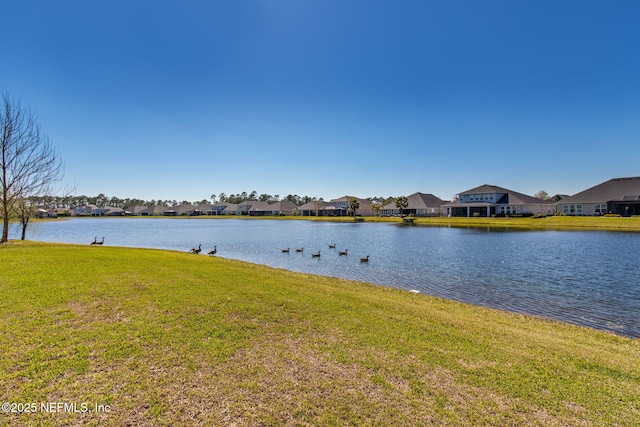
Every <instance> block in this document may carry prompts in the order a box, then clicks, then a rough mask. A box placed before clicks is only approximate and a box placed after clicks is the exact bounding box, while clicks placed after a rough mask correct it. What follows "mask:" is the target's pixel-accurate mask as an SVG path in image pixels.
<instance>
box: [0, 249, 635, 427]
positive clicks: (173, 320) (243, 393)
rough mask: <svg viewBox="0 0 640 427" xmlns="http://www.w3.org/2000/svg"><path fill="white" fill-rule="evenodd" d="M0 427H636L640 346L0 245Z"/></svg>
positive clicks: (419, 300) (373, 297)
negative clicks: (97, 407) (81, 408)
mask: <svg viewBox="0 0 640 427" xmlns="http://www.w3.org/2000/svg"><path fill="white" fill-rule="evenodd" d="M0 261H1V262H2V266H3V274H2V277H0V292H2V295H3V299H2V300H1V301H0V314H1V318H2V319H3V320H2V322H0V334H1V338H0V339H1V340H2V341H1V342H2V343H3V351H2V355H1V356H0V388H1V390H2V392H1V394H2V401H3V402H16V403H18V402H22V403H25V402H77V403H81V402H83V403H89V404H90V406H91V408H93V405H94V404H101V405H108V406H109V408H110V411H109V412H88V413H44V412H42V411H39V412H37V413H30V414H14V413H8V414H5V415H6V416H5V417H4V418H0V425H60V424H64V425H114V426H115V425H126V424H130V425H142V426H146V425H228V424H238V425H363V424H364V425H388V424H389V423H393V424H394V425H457V426H458V425H460V426H482V425H486V426H489V425H531V426H534V425H545V426H548V425H557V426H573V425H575V426H578V425H580V426H582V425H594V426H595V425H621V426H622V425H633V423H634V422H635V421H636V420H637V419H638V417H640V405H639V403H638V402H640V367H639V366H638V364H637V360H638V359H639V356H640V340H634V339H630V338H624V337H620V336H616V335H614V334H610V333H606V332H600V331H595V330H591V329H588V328H582V327H577V326H571V325H566V324H562V323H557V322H552V321H546V320H542V319H537V318H531V317H526V316H522V315H518V314H511V313H505V312H501V311H497V310H492V309H487V308H482V307H475V306H471V305H468V304H462V303H457V302H453V301H446V300H442V299H438V298H433V297H429V296H425V295H415V294H412V293H409V292H406V291H401V290H397V289H389V288H383V287H379V286H375V285H368V284H363V283H359V282H352V281H347V280H341V279H334V278H328V277H319V276H313V275H307V274H300V273H292V272H288V271H284V270H278V269H273V268H269V267H264V266H259V265H254V264H249V263H245V262H240V261H234V260H227V259H221V258H212V257H206V256H196V255H191V254H186V253H178V252H171V251H162V250H152V249H132V248H115V247H90V246H88V245H86V246H79V245H62V244H48V243H36V242H16V241H11V242H9V243H8V244H5V245H2V246H0Z"/></svg>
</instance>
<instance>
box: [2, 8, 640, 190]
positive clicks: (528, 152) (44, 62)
mask: <svg viewBox="0 0 640 427" xmlns="http://www.w3.org/2000/svg"><path fill="white" fill-rule="evenodd" d="M2 16H3V18H2V21H3V22H2V25H1V26H0V40H3V47H2V49H1V50H0V58H1V62H2V66H0V91H2V92H3V93H8V94H9V95H10V96H12V97H14V98H19V99H20V100H21V102H22V104H23V105H24V106H30V107H31V108H32V109H33V110H34V111H35V112H36V113H37V115H38V119H39V122H40V124H41V126H42V129H43V131H44V133H45V134H47V135H48V136H49V137H50V138H51V140H52V142H53V143H54V145H55V146H56V147H57V148H58V150H59V151H60V154H61V156H62V158H63V159H64V162H65V171H66V175H65V182H66V183H69V184H75V185H76V194H77V195H80V194H85V195H89V196H93V195H97V194H98V193H104V194H106V195H108V196H118V197H123V198H124V197H132V198H133V197H136V198H142V199H147V200H150V199H176V200H191V201H195V200H200V199H203V198H208V197H209V196H210V195H211V194H218V193H220V192H226V193H227V194H231V193H240V192H242V191H248V192H250V191H254V190H255V191H257V192H258V194H261V193H268V194H279V195H280V196H282V197H284V196H286V195H287V194H289V193H291V194H298V195H301V196H302V195H309V196H317V197H324V198H325V199H331V198H334V197H340V196H343V195H345V194H349V195H355V196H359V197H370V196H384V197H386V196H398V195H409V194H411V193H414V192H416V191H420V192H424V193H433V194H435V195H437V196H439V197H441V198H443V199H450V198H452V197H453V196H454V195H455V194H457V193H459V192H462V191H465V190H468V189H470V188H473V187H475V186H478V185H481V184H493V185H499V186H502V187H506V188H509V189H511V190H514V191H519V192H522V193H526V194H534V193H535V192H537V191H538V190H541V189H544V190H546V191H547V192H548V193H550V194H555V193H564V194H574V193H577V192H579V191H582V190H584V189H586V188H588V187H591V186H593V185H596V184H599V183H600V182H603V181H606V180H608V179H610V178H615V177H623V176H638V175H640V162H639V157H640V156H639V155H640V31H639V30H638V22H640V2H637V1H615V2H611V1H604V0H603V1H590V0H577V1H557V0H554V1H533V0H531V1H517V0H503V1H479V0H473V1H463V0H459V1H429V0H420V1H411V0H406V1H405V0H403V1H391V0H388V1H376V0H335V1H334V0H318V1H307V0H271V1H266V0H265V1H250V0H246V1H188V0H187V1H157V0H156V1H119V0H115V1H114V0H112V1H103V2H98V1H65V0H61V1H55V2H52V1H31V0H23V1H19V2H18V1H12V2H5V4H3V6H2Z"/></svg>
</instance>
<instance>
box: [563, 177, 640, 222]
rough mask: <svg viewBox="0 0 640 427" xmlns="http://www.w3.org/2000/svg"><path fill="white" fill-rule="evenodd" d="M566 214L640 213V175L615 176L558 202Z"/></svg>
mask: <svg viewBox="0 0 640 427" xmlns="http://www.w3.org/2000/svg"><path fill="white" fill-rule="evenodd" d="M556 207H557V211H558V212H561V213H563V214H565V215H604V214H607V213H611V214H618V215H622V216H631V215H640V177H638V176H636V177H630V178H614V179H610V180H609V181H606V182H603V183H601V184H598V185H596V186H594V187H591V188H588V189H586V190H584V191H581V192H579V193H577V194H574V195H573V196H570V197H566V198H564V199H562V200H560V201H558V202H556Z"/></svg>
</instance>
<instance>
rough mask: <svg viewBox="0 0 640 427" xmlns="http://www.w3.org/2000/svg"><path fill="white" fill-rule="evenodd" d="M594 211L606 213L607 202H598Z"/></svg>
mask: <svg viewBox="0 0 640 427" xmlns="http://www.w3.org/2000/svg"><path fill="white" fill-rule="evenodd" d="M593 211H594V212H595V213H597V214H601V215H602V214H605V213H607V204H606V203H596V204H595V206H594V209H593Z"/></svg>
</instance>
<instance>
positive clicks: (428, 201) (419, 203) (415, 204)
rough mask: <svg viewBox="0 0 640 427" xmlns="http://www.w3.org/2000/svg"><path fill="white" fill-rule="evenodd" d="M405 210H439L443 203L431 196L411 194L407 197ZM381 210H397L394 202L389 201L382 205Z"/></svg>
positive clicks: (418, 193)
mask: <svg viewBox="0 0 640 427" xmlns="http://www.w3.org/2000/svg"><path fill="white" fill-rule="evenodd" d="M407 202H408V204H407V209H427V208H439V207H440V206H442V204H443V203H444V201H443V200H442V199H440V198H439V197H436V196H434V195H433V194H424V193H420V192H417V193H413V194H411V195H409V196H407ZM382 209H398V208H397V207H396V202H395V200H394V201H391V202H389V203H387V204H386V205H384V206H383V207H382Z"/></svg>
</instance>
